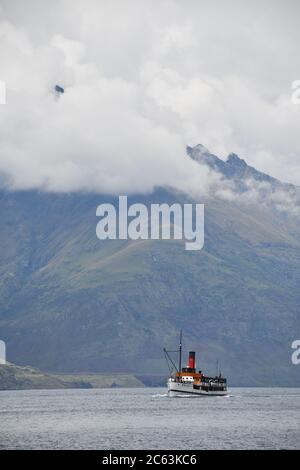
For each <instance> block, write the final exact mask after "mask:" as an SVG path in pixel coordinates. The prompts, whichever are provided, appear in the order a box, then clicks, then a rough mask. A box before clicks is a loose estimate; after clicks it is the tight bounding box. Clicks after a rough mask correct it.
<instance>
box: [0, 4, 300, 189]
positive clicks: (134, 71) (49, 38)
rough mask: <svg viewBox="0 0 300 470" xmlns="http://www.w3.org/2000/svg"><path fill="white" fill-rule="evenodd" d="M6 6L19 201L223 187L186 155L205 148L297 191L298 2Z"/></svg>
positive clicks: (4, 75)
mask: <svg viewBox="0 0 300 470" xmlns="http://www.w3.org/2000/svg"><path fill="white" fill-rule="evenodd" d="M1 4H2V11H1V12H0V57H1V64H0V79H1V80H5V82H6V86H7V104H6V105H5V106H2V107H1V108H0V173H2V174H5V175H7V178H8V181H10V185H11V187H12V188H32V187H35V188H37V187H38V188H44V189H50V190H66V191H68V190H76V189H85V190H96V191H101V192H103V191H104V192H117V193H120V192H129V191H150V190H151V189H152V188H153V186H154V185H164V184H165V185H172V186H177V187H178V188H179V189H187V188H189V189H190V190H191V191H194V190H195V189H196V188H200V189H202V190H204V191H207V190H209V189H210V188H211V187H212V186H214V185H215V182H216V178H217V177H216V176H215V175H212V174H211V173H210V172H209V171H208V169H206V168H203V167H201V166H199V165H197V164H196V163H195V162H193V161H190V160H189V159H188V158H187V157H186V155H185V146H186V145H187V144H191V145H193V144H196V143H199V142H202V143H203V144H205V145H206V146H207V147H208V148H210V150H211V151H213V152H214V153H216V154H220V155H221V156H223V157H225V156H226V154H227V153H229V152H230V151H235V152H236V153H239V154H240V155H241V156H242V157H244V158H246V160H247V162H248V163H250V164H252V165H254V166H256V167H258V168H259V169H262V170H264V171H266V172H268V173H270V174H272V175H274V176H276V177H279V178H281V179H284V180H287V181H291V182H294V183H298V184H300V142H299V138H298V136H299V131H300V106H296V105H293V104H292V102H291V99H290V95H291V89H290V87H291V83H292V81H294V80H296V79H298V78H300V77H299V76H298V74H299V69H298V67H297V62H296V59H297V43H298V44H299V35H300V33H299V28H298V24H297V17H298V16H299V15H298V16H297V14H298V13H299V8H300V7H299V4H298V2H297V1H290V3H289V7H287V6H286V4H285V2H283V1H277V2H276V1H275V2H274V1H273V0H272V1H271V0H270V1H264V2H251V5H246V3H245V2H236V1H234V0H232V1H230V2H226V5H225V2H221V1H212V2H204V1H197V2H196V1H191V2H189V4H188V5H187V4H186V3H185V2H179V1H171V0H169V1H161V2H150V1H127V2H123V1H111V2H99V1H74V0H72V1H67V0H54V1H51V8H49V7H46V5H45V2H39V1H28V2H26V7H25V5H24V6H23V7H20V2H18V1H16V0H10V1H8V0H2V3H1ZM49 5H50V2H49ZM55 84H60V85H62V86H64V88H65V93H64V95H62V96H60V97H57V96H55V94H54V93H53V87H54V85H55ZM224 191H225V193H226V194H227V196H228V194H229V193H228V190H227V189H226V188H225V189H224Z"/></svg>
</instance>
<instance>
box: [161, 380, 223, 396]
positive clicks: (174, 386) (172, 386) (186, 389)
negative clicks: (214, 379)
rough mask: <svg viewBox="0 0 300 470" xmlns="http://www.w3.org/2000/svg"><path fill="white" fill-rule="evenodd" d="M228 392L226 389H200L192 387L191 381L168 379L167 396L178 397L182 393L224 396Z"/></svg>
mask: <svg viewBox="0 0 300 470" xmlns="http://www.w3.org/2000/svg"><path fill="white" fill-rule="evenodd" d="M227 394H228V392H227V390H201V388H200V389H198V388H194V385H193V383H190V384H189V383H182V382H175V381H173V380H172V379H169V380H168V396H169V397H178V396H183V395H191V396H198V397H199V396H201V397H204V396H205V397H209V396H226V395H227Z"/></svg>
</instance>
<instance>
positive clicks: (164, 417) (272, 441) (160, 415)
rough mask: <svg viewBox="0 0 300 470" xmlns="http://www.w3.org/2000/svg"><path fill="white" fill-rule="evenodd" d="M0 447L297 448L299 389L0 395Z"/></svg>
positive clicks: (153, 389) (106, 390)
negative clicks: (196, 393)
mask: <svg viewBox="0 0 300 470" xmlns="http://www.w3.org/2000/svg"><path fill="white" fill-rule="evenodd" d="M0 448H1V449H107V450H110V449H146V450H148V449H300V389H290V388H286V389H283V388H275V389H269V388H248V389H247V388H232V389H231V390H230V395H229V396H228V397H202V398H200V397H180V398H168V397H167V396H166V394H165V389H158V388H142V389H101V390H99V389H98V390H96V389H89V390H33V391H32V390H30V391H2V392H0Z"/></svg>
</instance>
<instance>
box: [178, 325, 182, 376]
mask: <svg viewBox="0 0 300 470" xmlns="http://www.w3.org/2000/svg"><path fill="white" fill-rule="evenodd" d="M181 352H182V330H180V335H179V365H178V371H179V372H181Z"/></svg>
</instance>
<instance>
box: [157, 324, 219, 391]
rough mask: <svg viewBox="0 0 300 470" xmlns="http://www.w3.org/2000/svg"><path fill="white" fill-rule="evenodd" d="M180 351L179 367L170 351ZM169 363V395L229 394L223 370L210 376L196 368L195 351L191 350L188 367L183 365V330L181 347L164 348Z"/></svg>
mask: <svg viewBox="0 0 300 470" xmlns="http://www.w3.org/2000/svg"><path fill="white" fill-rule="evenodd" d="M171 352H179V362H178V367H177V366H176V365H175V363H174V361H173V360H172V358H171V356H170V353H171ZM164 353H165V356H166V360H167V363H168V365H169V369H170V377H169V379H168V382H167V386H168V396H169V397H176V396H182V395H194V396H224V395H227V379H225V378H224V377H222V374H221V372H220V373H218V372H217V374H216V376H215V377H208V376H206V375H204V374H202V371H201V370H199V371H198V372H197V370H196V358H195V352H194V351H190V352H189V359H188V365H187V367H182V366H181V359H182V332H180V342H179V349H178V350H177V351H167V350H166V349H165V348H164Z"/></svg>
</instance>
